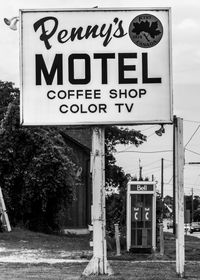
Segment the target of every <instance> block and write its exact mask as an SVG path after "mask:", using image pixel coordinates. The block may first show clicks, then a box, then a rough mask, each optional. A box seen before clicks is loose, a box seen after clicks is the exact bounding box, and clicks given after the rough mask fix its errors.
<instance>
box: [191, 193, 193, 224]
mask: <svg viewBox="0 0 200 280" xmlns="http://www.w3.org/2000/svg"><path fill="white" fill-rule="evenodd" d="M191 200H192V201H191V202H192V217H191V218H192V222H194V218H193V214H194V192H193V188H192V195H191Z"/></svg>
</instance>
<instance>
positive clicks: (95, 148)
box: [83, 127, 113, 276]
mask: <svg viewBox="0 0 200 280" xmlns="http://www.w3.org/2000/svg"><path fill="white" fill-rule="evenodd" d="M91 164H92V191H93V194H92V197H93V199H92V201H93V206H92V225H93V257H92V259H91V260H90V262H89V264H88V265H87V267H86V268H85V270H84V272H83V275H86V276H88V275H92V274H96V275H99V274H112V273H113V272H112V269H111V268H110V266H109V264H108V261H107V245H106V232H105V226H106V215H105V130H104V128H102V127H93V133H92V157H91Z"/></svg>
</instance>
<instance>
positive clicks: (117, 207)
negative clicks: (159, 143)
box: [105, 126, 146, 232]
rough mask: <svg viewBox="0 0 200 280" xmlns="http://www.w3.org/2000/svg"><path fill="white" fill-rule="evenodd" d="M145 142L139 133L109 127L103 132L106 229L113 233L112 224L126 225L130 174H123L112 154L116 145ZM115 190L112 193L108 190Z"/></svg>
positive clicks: (132, 130)
mask: <svg viewBox="0 0 200 280" xmlns="http://www.w3.org/2000/svg"><path fill="white" fill-rule="evenodd" d="M144 141H146V136H144V135H143V134H142V133H141V132H140V131H136V130H134V129H131V130H129V129H128V128H119V127H117V126H109V127H107V128H106V130H105V178H106V189H107V191H108V193H109V194H108V195H107V198H106V222H107V229H108V230H109V231H111V232H114V224H115V223H119V224H120V226H121V227H123V226H125V224H126V190H127V182H128V180H129V179H130V178H131V176H130V174H125V172H124V170H123V168H122V167H119V166H117V165H116V159H115V157H114V152H116V145H117V144H126V145H127V144H133V145H135V146H139V145H141V144H142V143H143V142H144ZM113 189H114V190H115V191H114V192H113V191H111V192H109V190H113Z"/></svg>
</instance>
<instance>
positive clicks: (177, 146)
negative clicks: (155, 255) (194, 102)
mask: <svg viewBox="0 0 200 280" xmlns="http://www.w3.org/2000/svg"><path fill="white" fill-rule="evenodd" d="M174 158H175V160H174V169H175V176H174V179H175V182H174V183H175V203H176V205H175V215H176V272H177V274H178V275H179V276H180V277H184V265H185V240H184V238H185V237H184V186H183V172H184V148H183V119H181V118H178V117H175V118H174Z"/></svg>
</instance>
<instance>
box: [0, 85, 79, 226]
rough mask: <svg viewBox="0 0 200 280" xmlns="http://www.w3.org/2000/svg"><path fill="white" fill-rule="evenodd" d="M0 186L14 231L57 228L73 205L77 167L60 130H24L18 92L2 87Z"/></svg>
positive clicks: (34, 128)
mask: <svg viewBox="0 0 200 280" xmlns="http://www.w3.org/2000/svg"><path fill="white" fill-rule="evenodd" d="M0 98H1V102H0V120H1V130H0V143H1V145H0V186H1V187H2V190H3V194H4V199H5V202H6V207H7V210H8V214H9V218H10V219H11V223H12V224H13V225H17V224H22V225H25V226H26V227H28V228H30V229H34V230H43V231H44V230H55V229H58V228H59V223H58V214H59V211H61V210H62V208H63V207H67V204H68V203H70V201H71V199H72V186H73V185H74V184H76V176H75V174H76V165H75V163H74V161H73V153H72V151H71V150H70V149H69V148H68V147H67V145H66V143H65V142H64V140H63V137H62V135H61V133H60V130H59V129H58V128H56V127H55V128H49V127H46V128H44V127H31V128H28V127H21V126H20V124H19V90H18V89H16V88H14V87H13V84H12V83H9V82H5V83H4V82H0Z"/></svg>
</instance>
